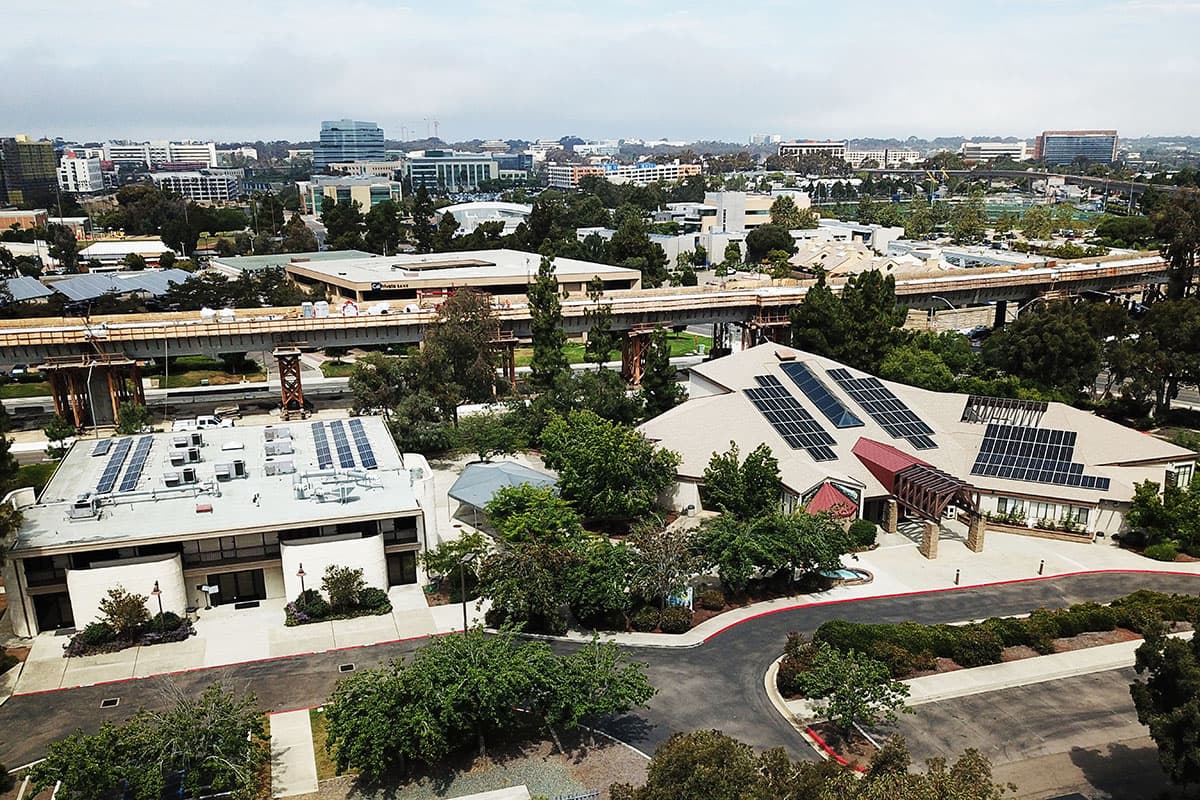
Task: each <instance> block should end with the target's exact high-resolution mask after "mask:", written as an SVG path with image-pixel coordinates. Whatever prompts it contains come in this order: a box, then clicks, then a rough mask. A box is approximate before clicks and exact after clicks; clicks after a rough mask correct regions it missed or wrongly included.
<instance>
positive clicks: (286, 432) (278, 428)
mask: <svg viewBox="0 0 1200 800" xmlns="http://www.w3.org/2000/svg"><path fill="white" fill-rule="evenodd" d="M291 438H292V429H291V428H289V427H288V426H286V425H268V426H266V427H265V428H263V439H264V440H266V441H268V442H273V441H275V440H276V439H291Z"/></svg>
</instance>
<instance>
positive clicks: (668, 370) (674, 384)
mask: <svg viewBox="0 0 1200 800" xmlns="http://www.w3.org/2000/svg"><path fill="white" fill-rule="evenodd" d="M641 394H642V399H643V401H644V402H645V404H646V416H647V417H657V416H658V415H659V414H662V413H664V412H666V411H670V410H671V409H672V408H674V407H675V406H677V405H679V404H680V403H681V402H683V399H684V391H683V387H682V386H680V385H679V380H678V372H677V370H676V369H675V367H674V366H673V365H672V364H671V343H670V341H669V340H668V339H667V331H666V329H665V328H658V329H657V330H655V331H654V333H652V334H651V335H650V342H649V344H648V345H647V347H646V355H645V363H644V364H643V367H642V392H641Z"/></svg>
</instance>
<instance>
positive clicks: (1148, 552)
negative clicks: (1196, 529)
mask: <svg viewBox="0 0 1200 800" xmlns="http://www.w3.org/2000/svg"><path fill="white" fill-rule="evenodd" d="M1142 554H1143V555H1145V556H1146V558H1153V559H1154V560H1155V561H1174V560H1175V556H1177V555H1179V545H1177V544H1176V543H1175V542H1159V543H1158V544H1152V545H1150V546H1149V547H1147V548H1146V549H1145V550H1143V551H1142Z"/></svg>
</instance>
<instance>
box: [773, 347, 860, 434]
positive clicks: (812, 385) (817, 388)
mask: <svg viewBox="0 0 1200 800" xmlns="http://www.w3.org/2000/svg"><path fill="white" fill-rule="evenodd" d="M781 369H782V370H783V373H784V374H785V375H787V376H788V377H789V378H791V379H792V380H793V381H794V382H795V384H796V385H797V386H799V387H800V391H802V392H804V396H805V397H807V398H808V399H809V400H811V401H812V404H813V405H814V406H816V407H817V410H818V411H820V412H821V413H822V414H824V415H825V416H826V418H828V420H829V421H830V422H832V423H833V427H835V428H857V427H858V426H859V425H862V424H863V423H862V420H861V419H859V418H858V417H856V416H854V414H852V413H850V409H848V408H846V406H845V405H844V404H843V403H842V401H841V400H838V399H837V398H836V397H834V396H833V394H832V393H831V392H830V391H829V389H828V387H826V386H825V384H824V383H822V382H821V380H820V379H819V378H818V377H817V376H816V375H814V374H813V372H812V370H810V369H809V368H808V365H807V364H804V363H801V362H799V361H790V362H788V363H786V364H784V365H783V366H782V367H781Z"/></svg>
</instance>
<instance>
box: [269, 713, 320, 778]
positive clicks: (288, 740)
mask: <svg viewBox="0 0 1200 800" xmlns="http://www.w3.org/2000/svg"><path fill="white" fill-rule="evenodd" d="M316 790H317V757H316V753H315V752H314V751H313V741H312V722H311V720H310V718H309V716H308V709H301V710H299V711H285V712H283V713H282V714H272V715H271V796H272V797H292V796H294V795H298V794H312V793H313V792H315V791H316Z"/></svg>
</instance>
